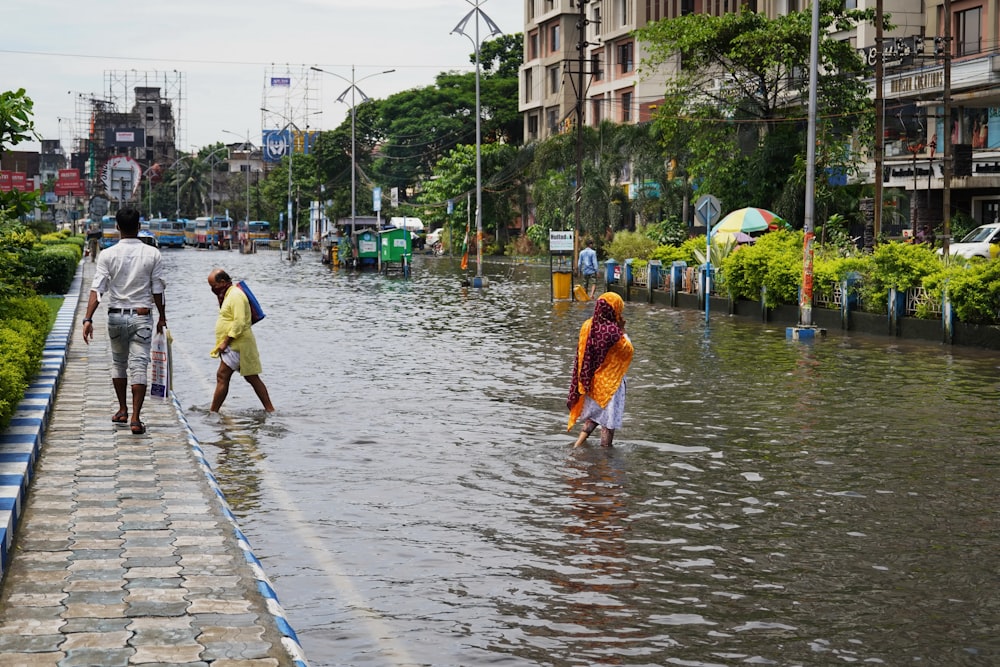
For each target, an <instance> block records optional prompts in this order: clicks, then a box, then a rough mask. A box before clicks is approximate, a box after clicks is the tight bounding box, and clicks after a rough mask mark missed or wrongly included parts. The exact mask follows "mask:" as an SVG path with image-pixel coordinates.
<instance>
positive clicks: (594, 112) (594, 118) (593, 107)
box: [590, 97, 604, 126]
mask: <svg viewBox="0 0 1000 667" xmlns="http://www.w3.org/2000/svg"><path fill="white" fill-rule="evenodd" d="M603 105H604V100H603V99H602V98H600V97H595V98H594V99H592V100H591V103H590V121H591V124H592V125H594V126H597V125H600V124H601V121H602V120H604V119H603V118H602V117H601V111H602V107H603Z"/></svg>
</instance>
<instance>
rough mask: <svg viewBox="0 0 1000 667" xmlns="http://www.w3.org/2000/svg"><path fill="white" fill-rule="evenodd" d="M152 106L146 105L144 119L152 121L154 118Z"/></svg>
mask: <svg viewBox="0 0 1000 667" xmlns="http://www.w3.org/2000/svg"><path fill="white" fill-rule="evenodd" d="M154 117H155V116H154V115H153V107H146V120H147V121H152V120H153V119H154Z"/></svg>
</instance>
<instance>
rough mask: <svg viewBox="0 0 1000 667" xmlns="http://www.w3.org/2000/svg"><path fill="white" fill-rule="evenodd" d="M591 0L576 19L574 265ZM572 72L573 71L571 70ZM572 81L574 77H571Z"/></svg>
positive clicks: (582, 1) (580, 1) (581, 4)
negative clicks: (588, 16)
mask: <svg viewBox="0 0 1000 667" xmlns="http://www.w3.org/2000/svg"><path fill="white" fill-rule="evenodd" d="M589 1H590V0H577V3H576V4H577V6H578V7H579V14H578V16H577V19H576V28H577V34H578V35H579V39H578V41H577V43H576V50H577V63H576V81H575V88H576V110H575V116H576V183H575V187H574V188H573V266H576V264H577V258H578V257H579V255H580V229H581V221H580V218H581V209H582V206H583V103H584V99H585V97H586V92H587V89H586V86H585V85H584V84H585V79H584V75H585V74H588V72H587V47H588V46H589V45H590V44H589V43H588V42H587V26H588V25H589V24H590V21H588V20H587V4H588V2H589ZM571 73H572V72H571ZM570 80H571V81H572V79H570Z"/></svg>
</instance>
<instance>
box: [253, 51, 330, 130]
mask: <svg viewBox="0 0 1000 667" xmlns="http://www.w3.org/2000/svg"><path fill="white" fill-rule="evenodd" d="M319 82H320V72H316V71H314V70H311V69H309V68H308V67H306V66H304V65H297V66H293V65H271V66H270V67H268V68H267V69H266V70H265V72H264V92H263V94H262V95H261V104H260V108H261V118H260V129H261V131H262V132H263V131H264V130H277V129H280V128H283V127H285V125H286V124H288V123H294V124H295V125H296V126H298V128H299V129H300V130H302V131H305V130H306V129H307V128H308V129H316V127H317V121H316V118H317V115H316V114H318V113H319V112H320V111H321V110H322V100H321V95H320V93H321V90H320V86H319Z"/></svg>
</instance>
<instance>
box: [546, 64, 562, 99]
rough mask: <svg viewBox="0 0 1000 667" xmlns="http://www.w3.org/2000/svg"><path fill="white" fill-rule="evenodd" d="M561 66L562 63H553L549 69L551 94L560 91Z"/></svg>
mask: <svg viewBox="0 0 1000 667" xmlns="http://www.w3.org/2000/svg"><path fill="white" fill-rule="evenodd" d="M560 68H561V66H560V65H553V66H552V67H550V68H549V69H548V78H549V95H554V94H556V93H558V92H559V79H560V76H559V74H560V73H559V70H560Z"/></svg>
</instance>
